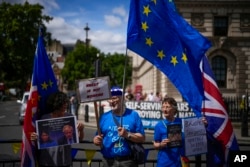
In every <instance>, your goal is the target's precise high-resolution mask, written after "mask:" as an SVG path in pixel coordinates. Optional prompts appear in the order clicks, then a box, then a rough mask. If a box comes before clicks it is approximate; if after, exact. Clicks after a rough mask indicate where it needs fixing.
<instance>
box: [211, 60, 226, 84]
mask: <svg viewBox="0 0 250 167" xmlns="http://www.w3.org/2000/svg"><path fill="white" fill-rule="evenodd" d="M212 70H213V72H214V76H215V80H216V83H217V85H218V87H220V88H225V87H226V76H227V60H226V59H225V58H224V57H222V56H219V55H218V56H215V57H214V58H213V59H212Z"/></svg>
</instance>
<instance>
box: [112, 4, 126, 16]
mask: <svg viewBox="0 0 250 167" xmlns="http://www.w3.org/2000/svg"><path fill="white" fill-rule="evenodd" d="M113 13H114V14H118V15H120V16H123V17H126V15H127V13H126V10H125V9H124V7H123V6H120V7H116V8H114V9H113Z"/></svg>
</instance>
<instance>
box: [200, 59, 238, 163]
mask: <svg viewBox="0 0 250 167" xmlns="http://www.w3.org/2000/svg"><path fill="white" fill-rule="evenodd" d="M201 71H202V72H203V85H204V95H205V100H204V101H203V107H202V112H203V113H204V115H205V117H206V119H207V121H208V126H207V132H208V137H210V138H209V139H208V141H211V140H213V139H215V140H213V142H219V144H220V145H221V146H222V148H221V149H222V153H223V154H224V155H222V157H224V158H225V160H223V161H224V162H223V163H226V162H227V156H228V151H230V150H239V147H238V143H237V140H236V137H235V134H234V131H233V126H232V124H231V120H230V119H229V116H228V113H227V110H226V106H225V103H224V101H223V98H222V95H221V93H220V91H219V89H218V86H217V84H216V82H215V79H214V75H213V72H212V69H211V67H210V64H209V62H208V59H207V57H206V56H204V57H203V60H202V61H201ZM208 149H209V147H208ZM218 150H219V148H218V147H217V148H215V151H218ZM218 156H221V155H218ZM208 161H209V160H208ZM210 162H212V160H210ZM213 162H215V160H213Z"/></svg>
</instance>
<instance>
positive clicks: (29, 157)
mask: <svg viewBox="0 0 250 167" xmlns="http://www.w3.org/2000/svg"><path fill="white" fill-rule="evenodd" d="M43 42H44V41H43V36H42V29H40V30H39V38H38V42H37V48H36V52H35V58H34V65H33V74H32V81H31V88H30V95H29V99H28V102H27V108H26V113H25V118H24V125H23V137H22V152H21V154H22V155H21V167H35V166H36V147H35V142H33V141H31V140H30V135H31V133H32V132H35V121H36V120H37V119H38V118H39V117H40V116H41V115H43V114H45V113H47V111H48V110H46V105H45V103H46V99H47V98H48V96H49V95H50V94H51V93H53V92H56V91H58V87H57V82H56V78H55V75H54V73H53V70H52V68H51V64H50V61H49V59H48V55H47V53H46V50H45V47H44V44H43Z"/></svg>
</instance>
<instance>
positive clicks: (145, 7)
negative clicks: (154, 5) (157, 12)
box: [143, 5, 151, 16]
mask: <svg viewBox="0 0 250 167" xmlns="http://www.w3.org/2000/svg"><path fill="white" fill-rule="evenodd" d="M143 8H144V11H143V14H145V15H147V16H148V14H149V13H150V12H151V10H150V9H149V5H148V6H143Z"/></svg>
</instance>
